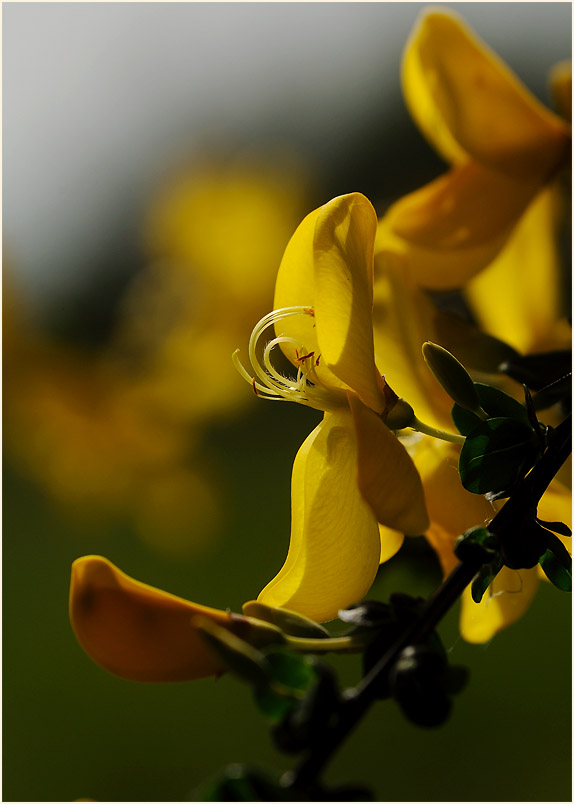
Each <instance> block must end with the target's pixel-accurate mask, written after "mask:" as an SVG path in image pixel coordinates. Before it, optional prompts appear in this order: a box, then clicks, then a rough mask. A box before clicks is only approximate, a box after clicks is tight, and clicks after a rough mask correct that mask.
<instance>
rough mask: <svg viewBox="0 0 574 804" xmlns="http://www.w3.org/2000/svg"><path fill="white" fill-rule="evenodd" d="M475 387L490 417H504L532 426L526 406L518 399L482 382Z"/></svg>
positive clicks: (476, 383) (475, 384)
mask: <svg viewBox="0 0 574 804" xmlns="http://www.w3.org/2000/svg"><path fill="white" fill-rule="evenodd" d="M474 387H475V389H476V393H477V394H478V398H479V400H480V404H481V406H482V407H483V408H484V410H485V411H486V412H487V413H488V415H489V417H491V418H492V417H495V418H499V417H501V416H504V417H508V418H509V419H516V420H517V421H521V422H524V424H527V425H530V422H529V419H528V413H527V411H526V408H525V407H524V405H521V404H520V402H517V401H516V399H513V398H512V397H511V396H508V394H505V393H504V391H501V390H500V388H494V387H493V386H492V385H485V384H484V383H481V382H475V383H474Z"/></svg>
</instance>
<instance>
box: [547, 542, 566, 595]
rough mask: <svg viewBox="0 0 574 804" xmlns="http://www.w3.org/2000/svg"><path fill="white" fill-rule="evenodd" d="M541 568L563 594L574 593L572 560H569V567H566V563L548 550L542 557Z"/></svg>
mask: <svg viewBox="0 0 574 804" xmlns="http://www.w3.org/2000/svg"><path fill="white" fill-rule="evenodd" d="M540 566H541V567H542V569H543V570H544V574H545V575H546V577H547V578H548V580H549V581H550V582H551V583H553V584H554V586H556V587H558V589H561V590H562V591H563V592H571V591H572V559H570V560H569V562H568V565H565V562H563V561H562V560H561V559H560V558H559V557H558V556H556V554H555V553H554V552H553V551H552V550H550V549H548V550H546V552H545V553H544V555H542V556H540Z"/></svg>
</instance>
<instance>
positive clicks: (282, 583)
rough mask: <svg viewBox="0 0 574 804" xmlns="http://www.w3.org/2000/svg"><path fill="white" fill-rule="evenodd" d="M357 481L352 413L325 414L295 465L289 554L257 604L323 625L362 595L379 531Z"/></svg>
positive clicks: (374, 564)
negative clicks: (285, 610)
mask: <svg viewBox="0 0 574 804" xmlns="http://www.w3.org/2000/svg"><path fill="white" fill-rule="evenodd" d="M373 415H374V414H373ZM356 474H357V445H356V441H355V434H354V428H353V422H352V418H351V414H350V412H349V411H348V410H342V411H337V412H335V413H328V414H326V415H325V418H324V419H323V421H322V422H321V424H319V426H318V427H316V428H315V430H313V432H312V433H311V434H310V435H309V437H308V438H307V439H306V440H305V442H304V443H303V445H302V446H301V448H300V450H299V452H298V453H297V456H296V458H295V462H294V464H293V476H292V485H291V509H292V523H291V541H290V544H289V552H288V555H287V559H286V561H285V564H284V565H283V568H282V569H281V571H280V572H279V574H278V575H277V576H276V577H275V578H274V579H273V580H272V581H271V582H270V583H269V584H268V585H267V586H266V587H265V589H263V591H262V592H261V594H260V595H259V597H258V600H259V601H260V602H261V603H265V604H266V605H269V606H282V607H285V608H288V609H292V610H293V611H296V612H299V613H300V614H304V615H305V616H306V617H310V618H311V619H313V620H316V621H320V622H324V621H326V620H332V619H334V618H335V617H336V616H337V612H338V611H339V609H342V608H345V607H347V606H349V605H351V604H352V603H356V602H358V601H359V600H361V598H362V597H364V595H365V594H366V593H367V592H368V590H369V588H370V587H371V584H372V583H373V581H374V579H375V575H376V573H377V568H378V566H379V555H380V539H379V529H378V527H377V523H376V520H375V517H374V516H373V514H372V512H371V510H370V508H369V507H368V505H367V504H366V503H365V501H364V500H363V498H362V496H361V494H360V492H359V489H358V486H357V481H356Z"/></svg>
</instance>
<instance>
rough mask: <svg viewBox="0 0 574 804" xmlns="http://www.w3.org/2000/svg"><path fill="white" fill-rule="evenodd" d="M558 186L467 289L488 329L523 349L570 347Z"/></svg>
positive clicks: (530, 211)
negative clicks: (562, 261) (560, 244)
mask: <svg viewBox="0 0 574 804" xmlns="http://www.w3.org/2000/svg"><path fill="white" fill-rule="evenodd" d="M559 205H560V200H559V197H558V193H557V189H556V188H555V187H550V188H548V189H546V190H544V191H543V192H542V193H540V194H539V196H538V197H537V198H536V200H535V201H534V202H533V203H532V204H531V206H530V207H529V209H528V210H527V212H526V214H525V215H524V217H523V218H522V220H521V221H520V223H519V224H518V226H517V227H516V230H515V231H514V232H513V234H512V237H511V238H510V240H509V241H508V243H507V245H506V246H505V247H504V249H503V251H501V253H500V254H499V256H498V257H497V258H496V260H495V261H494V262H493V263H492V264H491V265H489V266H488V268H486V270H485V271H483V272H482V273H481V274H480V275H478V276H476V277H475V278H474V279H473V280H472V281H471V282H470V283H469V284H468V285H467V286H466V288H465V296H466V298H467V300H468V302H469V303H470V306H471V309H472V311H473V313H474V314H475V316H476V318H477V320H478V323H479V324H480V325H481V327H482V328H483V329H484V331H485V332H487V333H489V334H490V335H494V336H495V337H497V338H500V339H501V340H504V341H506V342H507V343H509V344H511V345H512V346H514V347H515V348H516V349H518V350H519V351H521V352H524V353H529V352H532V351H537V352H544V351H551V350H553V349H566V348H569V347H570V342H571V337H572V334H571V329H570V326H569V325H568V323H567V321H566V318H565V316H564V313H565V310H564V308H565V304H564V295H565V294H564V288H563V287H562V277H561V274H562V272H561V268H560V258H559V254H558V245H557V234H558V218H559V216H560V207H559Z"/></svg>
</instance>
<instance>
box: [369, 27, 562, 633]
mask: <svg viewBox="0 0 574 804" xmlns="http://www.w3.org/2000/svg"><path fill="white" fill-rule="evenodd" d="M568 83H569V81H568V77H567V70H566V69H565V67H564V66H562V67H561V68H560V70H559V72H558V73H557V74H556V80H555V86H556V92H555V95H556V96H557V97H559V98H562V99H564V98H565V97H567V94H568V93H567V92H565V91H564V87H565V86H567V85H568ZM403 86H404V91H405V97H406V100H407V103H408V106H409V109H410V111H411V113H412V115H413V117H414V119H415V121H416V122H417V124H418V125H419V127H420V128H421V130H422V131H423V133H424V134H425V136H426V137H427V138H428V140H429V141H430V142H431V144H432V145H434V147H435V148H436V149H437V151H438V152H439V153H440V154H441V155H442V156H443V157H444V158H445V159H446V160H447V161H448V162H450V164H451V165H452V167H451V169H450V171H449V172H448V173H446V174H445V175H444V176H442V177H440V178H439V179H437V180H435V181H434V182H431V183H430V184H429V185H427V186H425V187H423V188H421V189H420V190H416V191H415V192H413V193H411V194H409V195H407V196H406V197H405V198H402V199H400V200H399V201H398V202H397V203H396V204H394V205H393V206H392V207H391V208H390V209H389V210H388V212H387V213H386V215H385V216H384V217H383V218H382V219H381V221H380V224H379V230H378V233H377V244H376V250H375V251H376V253H375V285H374V320H375V348H376V355H377V357H379V356H382V355H390V356H391V357H390V359H388V360H387V363H386V364H385V369H386V374H387V379H388V381H389V383H390V384H391V386H392V387H393V389H394V390H395V391H396V392H397V393H398V394H399V396H403V397H405V398H406V399H408V401H409V402H410V403H411V404H412V405H413V407H414V408H415V412H416V413H417V415H419V417H420V418H423V419H424V420H425V421H427V422H429V423H430V424H432V425H434V426H435V427H439V428H445V429H451V430H452V420H451V418H450V415H449V409H450V406H451V401H450V400H449V399H448V397H447V396H446V394H445V393H444V391H443V389H442V388H441V387H440V386H439V385H438V383H436V382H435V380H434V378H432V376H431V375H430V373H429V372H428V371H426V367H425V366H424V362H423V360H422V356H421V351H420V350H421V346H422V344H423V343H424V341H426V340H430V341H433V342H436V343H442V344H443V345H444V346H447V347H448V348H449V349H451V350H452V351H453V352H454V353H455V354H457V352H458V350H459V349H460V348H461V347H462V343H461V340H462V338H464V339H465V340H466V341H467V345H468V342H470V341H472V340H473V339H474V341H475V342H476V345H477V348H479V349H480V348H481V346H482V345H483V344H481V338H480V333H476V332H474V330H473V329H472V327H470V326H469V325H468V324H466V323H464V322H463V321H459V322H458V323H456V326H453V320H452V317H450V316H449V315H447V314H445V313H442V312H441V311H439V310H438V309H437V308H436V306H435V305H434V303H433V302H432V300H431V299H430V298H429V297H428V296H427V295H426V294H425V292H424V291H423V290H422V287H426V288H431V289H444V288H459V287H463V288H464V290H465V294H466V298H467V300H468V302H469V304H470V306H471V308H472V311H473V312H474V314H475V317H476V320H477V321H478V323H479V324H480V325H481V326H482V328H483V330H484V331H485V332H486V333H487V334H489V335H493V336H495V337H496V338H498V339H500V340H501V341H503V342H505V343H507V344H510V345H511V346H513V347H514V348H515V349H518V350H519V351H522V352H533V351H544V350H548V349H557V348H566V347H567V346H569V344H570V341H571V332H570V327H569V326H568V324H567V322H566V320H565V318H564V311H563V303H562V299H563V292H562V289H561V284H560V269H559V260H558V253H557V246H556V227H557V211H558V208H557V204H558V201H557V197H556V193H555V190H554V188H553V187H552V181H553V179H554V177H555V176H556V174H557V172H558V171H559V170H560V168H561V167H563V166H564V165H565V164H566V161H567V158H568V154H569V142H570V129H569V126H568V125H567V124H566V123H565V122H564V121H563V120H561V119H560V118H559V117H557V116H555V115H553V114H552V113H551V112H549V111H548V110H547V109H545V108H544V107H543V106H542V105H541V104H540V103H539V102H538V101H537V100H536V99H535V98H534V97H533V96H532V95H531V94H530V93H529V92H528V91H527V90H526V88H525V87H523V86H522V85H521V84H520V82H519V81H518V79H517V78H516V77H515V76H514V75H513V74H512V73H511V72H510V70H509V69H508V68H507V67H506V66H505V65H504V64H503V63H502V62H501V61H500V60H499V59H498V57H497V56H496V55H495V54H493V53H492V52H491V51H490V50H489V49H488V48H487V47H486V46H485V45H484V44H483V43H482V42H480V41H479V40H478V39H477V38H476V37H475V36H474V35H473V34H472V33H471V32H470V31H469V30H468V28H467V27H466V26H465V25H464V23H462V21H460V20H459V18H458V17H456V16H455V15H452V14H450V13H445V12H441V11H431V12H427V13H425V14H424V15H423V16H422V18H421V20H420V22H419V23H418V25H417V26H416V27H415V30H414V31H413V33H412V35H411V37H410V40H409V42H408V44H407V47H406V50H405V56H404V63H403ZM562 106H563V107H565V106H566V104H565V103H564V102H562ZM495 258H496V259H495ZM487 266H489V267H487ZM484 269H486V270H484ZM481 271H482V273H480V272H481ZM475 275H476V276H475ZM474 276H475V278H474V279H471V278H472V277H474ZM469 279H471V281H470V282H469ZM421 286H422V287H421ZM461 336H462V338H461ZM445 340H446V341H447V342H445ZM491 346H492V344H490V345H489V347H491ZM497 348H498V347H497ZM458 354H459V357H460V359H461V360H463V361H464V356H463V355H462V354H460V352H458ZM466 354H468V348H466ZM474 357H475V358H476V363H475V367H476V368H481V363H482V361H481V355H480V353H479V352H477V353H476V354H475V355H474ZM487 362H488V361H487ZM490 362H491V363H492V361H490ZM494 365H496V363H495V364H494ZM494 365H492V366H491V368H492V369H494ZM407 443H408V444H409V450H410V452H411V454H412V456H413V458H414V462H415V464H416V466H417V468H418V470H419V472H420V475H421V477H422V481H423V486H424V489H425V496H426V500H427V509H428V512H429V517H430V522H431V524H430V527H429V528H428V530H427V531H426V537H427V539H428V541H429V542H430V543H431V544H432V546H433V547H434V548H435V550H436V551H437V554H438V556H439V558H440V561H441V565H442V567H443V570H444V572H445V574H446V573H448V572H449V571H450V570H452V568H453V567H454V566H455V564H456V558H455V556H454V552H453V546H454V541H455V539H456V538H457V536H458V535H460V534H461V533H463V532H464V531H465V530H467V529H468V528H470V527H472V526H473V525H485V524H487V523H488V522H489V520H490V519H492V517H493V516H494V514H495V508H494V506H493V505H492V504H491V503H489V502H488V501H487V500H486V499H485V498H484V497H482V496H478V495H474V494H471V493H469V492H468V491H466V490H465V489H464V488H463V487H462V485H461V483H460V479H459V476H458V471H457V466H458V454H459V451H460V448H459V447H458V446H456V445H455V444H451V443H445V442H441V441H438V440H436V439H431V438H429V437H427V436H422V435H418V436H414V437H411V438H410V439H409V440H408V442H407ZM570 506H571V499H570V493H569V491H568V490H567V489H566V488H565V487H564V486H563V485H561V484H560V483H558V482H554V483H553V484H552V486H551V489H549V491H548V492H547V493H546V494H545V495H544V497H543V499H542V501H541V503H540V506H539V514H540V516H541V517H542V518H543V519H546V520H548V521H557V520H560V521H564V522H566V523H569V521H570V519H571V517H570ZM538 577H539V573H538V571H537V570H536V569H533V570H511V569H508V568H505V569H503V570H502V572H501V573H500V574H499V575H498V576H497V578H496V579H495V581H494V583H493V584H492V586H491V587H490V588H489V589H488V590H487V592H486V594H485V596H484V598H483V601H482V602H481V604H479V605H477V604H475V603H474V602H473V601H472V598H471V596H470V590H467V591H466V593H465V595H464V598H463V604H462V613H461V633H462V634H463V636H464V637H465V639H467V640H469V641H471V642H484V641H487V640H488V639H490V638H491V637H492V636H493V635H494V634H495V633H497V632H498V631H499V630H500V629H501V628H504V627H505V626H507V625H509V624H510V623H512V622H514V621H515V620H516V619H518V617H520V616H521V614H522V613H523V612H524V611H525V609H526V608H527V606H528V605H529V604H530V602H531V600H532V597H533V595H534V592H535V590H536V588H537V585H538Z"/></svg>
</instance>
